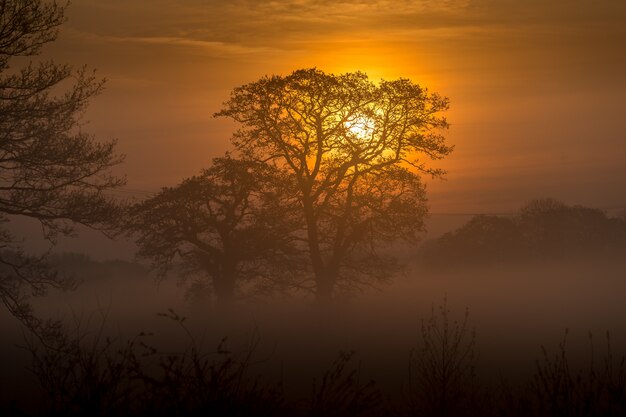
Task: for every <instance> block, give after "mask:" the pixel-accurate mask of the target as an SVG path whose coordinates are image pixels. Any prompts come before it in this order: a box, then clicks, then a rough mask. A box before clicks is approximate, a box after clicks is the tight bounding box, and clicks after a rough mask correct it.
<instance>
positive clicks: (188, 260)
mask: <svg viewBox="0 0 626 417" xmlns="http://www.w3.org/2000/svg"><path fill="white" fill-rule="evenodd" d="M281 182H282V180H281V178H280V177H279V176H278V175H277V173H276V172H275V171H274V170H272V168H271V167H270V166H268V165H267V164H261V163H258V162H255V161H247V160H238V159H234V158H232V157H230V156H226V157H223V158H215V159H214V160H213V165H212V166H211V167H210V168H208V169H205V170H203V171H202V173H201V174H200V175H198V176H194V177H191V178H188V179H185V180H184V181H183V182H182V183H181V184H179V185H177V186H176V187H172V188H164V189H163V190H162V191H161V192H160V193H158V194H157V195H155V196H154V197H152V198H149V199H147V200H145V201H143V202H141V203H139V204H137V205H135V206H134V207H132V208H131V212H130V216H129V219H130V220H129V223H128V225H127V230H128V231H130V232H131V233H133V234H135V235H136V236H138V239H137V244H138V246H139V248H140V249H139V253H138V255H139V256H142V257H145V258H148V259H150V260H152V262H153V265H154V267H155V268H156V269H157V270H158V272H159V273H160V275H162V276H163V275H165V274H166V273H167V272H168V271H169V270H170V269H171V268H172V266H173V265H174V264H177V263H178V264H181V266H182V267H183V270H184V272H186V273H189V274H197V273H200V274H201V280H200V282H199V284H201V285H203V284H205V283H206V281H208V284H209V287H210V289H211V290H212V292H213V293H214V294H215V296H216V298H217V300H218V302H222V303H228V302H229V301H230V300H231V299H232V298H233V297H234V296H235V295H236V292H237V290H238V289H240V287H242V286H245V285H246V284H251V285H254V286H255V287H256V288H255V289H256V290H260V289H261V290H267V289H272V288H273V287H276V285H278V284H279V282H278V280H279V277H280V274H279V273H278V272H277V271H276V269H275V268H274V267H275V266H277V265H283V267H285V268H284V270H286V262H288V259H287V257H286V255H287V254H288V253H289V251H290V250H289V247H290V245H289V236H290V233H289V230H287V228H288V227H290V226H289V224H288V223H286V222H285V221H284V220H283V219H284V218H286V219H289V218H290V216H285V214H286V213H285V212H284V211H281V210H278V208H277V205H276V204H277V201H278V200H279V198H278V195H281V196H282V197H281V199H282V200H284V199H285V198H286V197H285V195H284V193H282V191H281V189H283V187H281ZM289 259H291V260H293V258H291V257H290V258H289ZM268 284H269V285H268Z"/></svg>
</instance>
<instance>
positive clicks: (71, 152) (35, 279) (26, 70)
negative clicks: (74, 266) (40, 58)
mask: <svg viewBox="0 0 626 417" xmlns="http://www.w3.org/2000/svg"><path fill="white" fill-rule="evenodd" d="M64 11H65V6H64V5H59V4H57V3H56V2H43V1H38V0H0V222H3V223H4V222H8V221H9V220H10V218H11V216H21V217H28V218H31V219H35V220H37V221H39V222H40V223H41V226H42V230H43V235H44V237H45V238H46V239H48V240H49V241H50V243H51V244H54V243H55V241H56V238H57V237H58V236H59V235H71V234H72V233H73V231H74V229H73V225H74V224H76V223H78V224H83V225H87V226H89V227H94V228H102V227H106V225H107V224H108V222H109V221H110V220H111V219H112V218H114V217H115V216H116V213H117V212H118V206H117V204H116V203H115V201H114V200H113V199H112V198H110V197H108V196H107V195H106V194H105V192H106V191H107V190H109V189H111V188H113V187H116V186H119V185H121V184H123V182H124V181H123V179H121V178H117V177H115V176H113V175H111V173H110V168H111V167H112V166H114V165H116V164H117V163H119V162H120V161H121V157H119V156H117V155H116V154H115V152H114V146H115V142H114V141H110V142H97V141H96V140H95V138H94V137H93V136H91V135H88V134H87V133H85V132H83V131H82V129H81V115H82V114H83V112H84V110H85V108H86V106H87V104H88V102H89V100H90V99H91V98H92V97H94V96H96V95H97V94H99V93H100V92H101V90H102V87H103V81H100V80H98V79H96V77H95V75H94V74H93V73H91V72H88V71H87V70H86V69H85V68H82V69H79V70H74V69H73V68H72V67H70V66H68V65H58V64H55V63H54V62H52V61H46V62H40V63H33V62H30V63H28V64H25V65H23V66H21V67H19V66H17V67H16V66H14V64H15V62H16V61H18V62H23V61H22V60H16V58H18V57H28V56H36V55H38V54H39V53H40V51H41V47H42V46H43V45H45V44H46V43H49V42H52V41H54V40H55V39H56V37H57V32H58V28H59V26H60V25H61V24H62V23H63V22H64V20H65V18H64ZM0 248H2V252H1V253H0V300H2V302H3V303H4V305H5V306H6V307H7V308H8V309H9V311H11V312H12V313H13V314H14V315H15V316H17V317H19V318H21V319H23V320H24V322H25V323H26V324H27V325H28V326H30V327H31V328H34V327H36V326H37V325H38V323H39V321H38V320H36V319H35V317H34V316H33V315H32V312H31V309H30V306H29V305H28V302H27V298H28V297H27V295H28V292H31V293H32V294H35V295H40V294H42V293H43V292H45V290H46V288H48V287H50V286H53V287H64V286H67V285H68V284H70V282H71V280H69V279H67V278H66V277H63V276H62V275H61V274H58V273H57V272H56V271H54V270H52V269H51V268H49V266H48V265H47V264H46V262H45V257H41V256H40V257H34V256H29V255H27V254H26V253H25V252H24V250H23V248H22V247H21V246H20V244H19V242H18V240H17V239H16V238H15V237H14V236H12V235H11V234H10V233H9V232H8V231H7V230H2V231H0Z"/></svg>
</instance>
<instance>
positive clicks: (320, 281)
mask: <svg viewBox="0 0 626 417" xmlns="http://www.w3.org/2000/svg"><path fill="white" fill-rule="evenodd" d="M338 274H339V270H338V268H333V267H328V266H326V267H322V268H320V269H319V270H318V271H315V287H316V288H315V298H316V299H317V301H318V302H319V303H320V304H331V303H332V301H333V293H334V290H335V284H336V283H337V276H338Z"/></svg>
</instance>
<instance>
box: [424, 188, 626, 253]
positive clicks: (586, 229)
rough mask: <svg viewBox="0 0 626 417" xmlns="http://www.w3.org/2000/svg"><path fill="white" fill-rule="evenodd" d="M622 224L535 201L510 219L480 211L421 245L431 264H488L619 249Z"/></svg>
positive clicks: (625, 227) (595, 212) (624, 236)
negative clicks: (477, 214) (478, 213)
mask: <svg viewBox="0 0 626 417" xmlns="http://www.w3.org/2000/svg"><path fill="white" fill-rule="evenodd" d="M625 246H626V222H625V221H624V220H622V219H620V218H610V217H608V216H607V215H606V214H605V213H604V212H603V211H602V210H599V209H594V208H589V207H582V206H568V205H566V204H564V203H562V202H560V201H556V200H553V199H550V198H548V199H537V200H533V201H531V202H530V203H528V204H527V205H525V206H524V207H522V208H521V209H520V210H519V212H518V213H517V214H516V215H515V216H512V217H499V216H487V215H479V216H475V217H473V218H472V219H470V220H469V221H468V222H467V223H466V224H465V225H463V226H461V227H460V228H458V229H457V230H455V231H453V232H449V233H446V234H444V235H443V236H441V237H440V238H438V239H435V240H433V241H430V242H427V243H425V244H424V245H423V247H422V248H421V249H420V258H421V260H422V262H423V263H425V264H431V265H455V264H457V265H458V264H463V265H467V264H489V263H504V262H511V261H523V260H530V259H550V258H559V257H567V256H572V255H576V256H579V255H582V254H593V253H609V254H610V253H613V252H615V253H619V251H620V250H622V249H623V248H624V247H625Z"/></svg>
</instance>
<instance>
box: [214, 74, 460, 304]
mask: <svg viewBox="0 0 626 417" xmlns="http://www.w3.org/2000/svg"><path fill="white" fill-rule="evenodd" d="M447 108H448V100H447V99H446V98H443V97H440V96H439V95H437V94H431V93H429V92H428V91H427V90H425V89H423V88H421V87H420V86H418V85H416V84H414V83H412V82H411V81H409V80H406V79H399V80H395V81H381V83H380V84H379V85H375V84H374V83H372V82H371V81H369V79H368V77H367V75H366V74H364V73H360V72H357V73H347V74H342V75H333V74H326V73H324V72H322V71H320V70H317V69H305V70H298V71H295V72H293V73H292V74H290V75H288V76H285V77H281V76H273V77H264V78H262V79H260V80H259V81H257V82H253V83H251V84H247V85H243V86H241V87H238V88H236V89H234V90H233V92H232V94H231V97H230V99H229V100H228V101H227V102H226V103H225V104H224V108H223V109H222V110H221V111H220V112H219V113H217V114H216V115H217V116H225V117H230V118H232V119H234V120H235V121H237V122H239V123H241V125H242V126H241V128H240V129H239V130H238V131H237V132H236V133H235V135H234V137H233V143H234V145H235V146H236V147H237V149H238V150H239V151H241V152H242V153H243V154H245V155H247V156H248V157H249V158H253V159H256V160H259V161H265V162H268V163H272V164H274V165H275V166H277V167H278V168H279V169H281V170H283V171H285V172H288V173H289V175H291V177H292V178H293V186H294V192H295V193H296V195H297V196H298V200H299V201H298V205H299V211H300V217H301V219H302V220H303V222H304V224H303V226H304V230H305V233H304V235H303V236H301V237H303V239H304V247H303V250H304V251H306V253H307V254H308V258H309V260H310V268H311V270H312V274H313V283H314V292H315V294H316V297H317V298H318V299H319V300H320V301H323V300H326V301H328V300H330V299H331V298H332V296H333V293H335V292H336V291H337V290H338V289H340V288H346V287H354V286H355V285H356V286H357V287H361V286H362V285H371V284H372V283H373V282H375V281H372V278H375V279H383V278H385V276H386V274H382V275H381V273H382V272H383V271H385V270H387V267H388V266H389V265H390V259H389V258H387V257H385V256H383V255H382V252H381V251H380V249H381V247H382V246H383V245H384V244H386V243H389V242H393V241H395V240H397V239H399V238H402V239H408V240H413V239H415V236H416V233H417V232H419V231H420V230H422V228H423V218H424V216H425V214H426V211H427V210H426V206H425V201H426V199H425V193H424V187H423V186H422V184H421V182H420V177H419V175H418V173H416V172H415V171H417V172H419V173H427V174H430V175H432V176H440V175H442V174H443V171H442V170H440V169H435V168H432V167H427V166H426V165H425V163H424V161H423V160H422V159H423V158H424V157H426V158H429V159H440V158H442V157H444V156H445V155H447V154H449V153H450V152H451V151H452V147H450V146H447V145H446V144H445V141H444V137H443V136H442V135H441V134H440V133H439V132H440V130H441V129H443V128H446V127H447V122H446V120H445V118H443V117H440V116H439V115H438V114H439V112H441V111H443V110H446V109H447ZM410 168H413V170H410ZM354 272H358V273H354Z"/></svg>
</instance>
